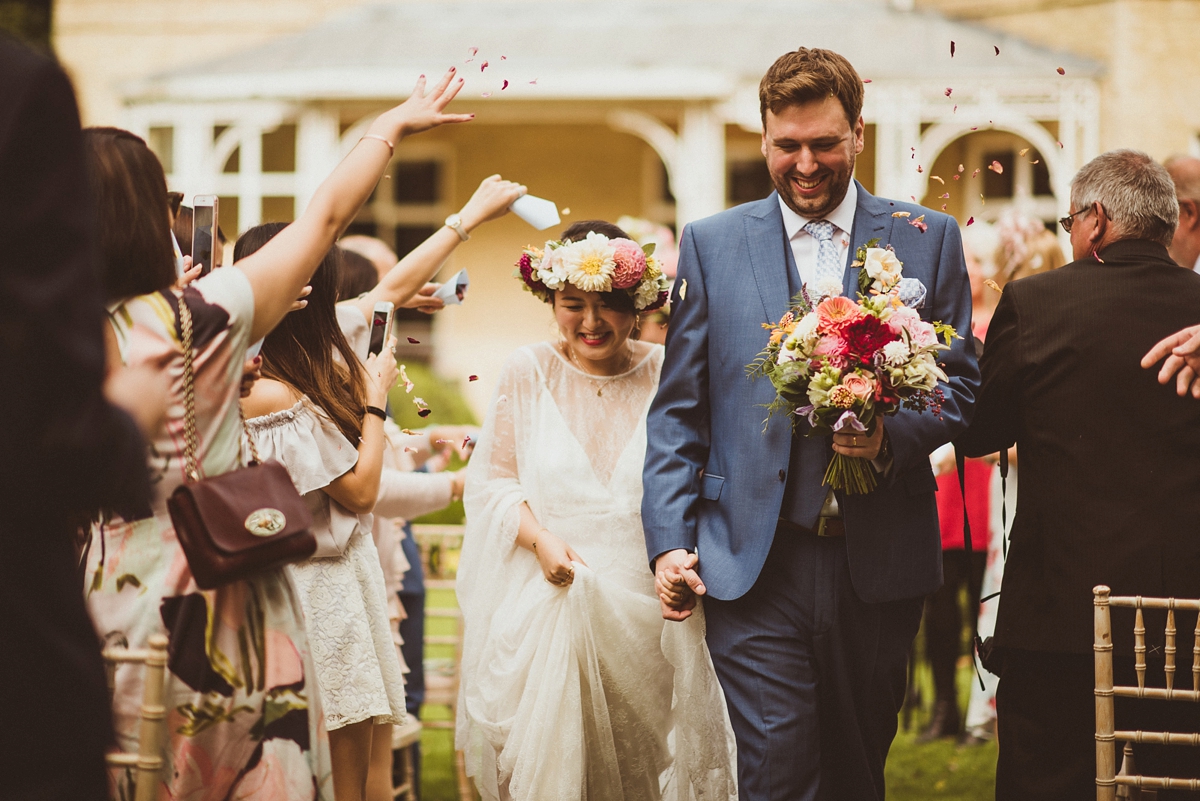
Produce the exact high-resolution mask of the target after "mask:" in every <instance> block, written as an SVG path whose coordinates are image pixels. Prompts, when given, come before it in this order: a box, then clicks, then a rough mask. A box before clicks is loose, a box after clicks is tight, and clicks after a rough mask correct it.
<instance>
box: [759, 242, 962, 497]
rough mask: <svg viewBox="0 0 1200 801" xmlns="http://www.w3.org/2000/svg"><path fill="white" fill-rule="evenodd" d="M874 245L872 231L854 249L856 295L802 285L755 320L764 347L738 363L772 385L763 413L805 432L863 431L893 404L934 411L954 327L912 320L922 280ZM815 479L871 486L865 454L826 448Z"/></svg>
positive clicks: (864, 489)
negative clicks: (776, 317) (829, 452)
mask: <svg viewBox="0 0 1200 801" xmlns="http://www.w3.org/2000/svg"><path fill="white" fill-rule="evenodd" d="M878 245H879V240H878V239H872V240H871V241H869V242H867V243H866V244H865V245H862V246H861V247H859V248H858V250H857V251H856V252H855V261H854V262H853V263H852V264H851V266H852V267H860V268H861V271H860V272H859V275H858V300H857V302H856V301H853V300H851V299H850V298H847V297H842V296H841V292H840V290H839V291H837V292H833V293H825V292H821V293H818V292H817V291H815V290H814V291H813V292H811V293H810V292H809V290H808V288H807V287H805V288H804V289H802V290H801V291H800V293H799V294H798V295H796V297H795V298H794V299H793V300H792V304H793V305H792V308H791V309H789V310H788V312H787V313H786V314H784V315H783V317H782V318H781V319H780V321H779V322H778V323H774V324H766V325H764V326H763V327H764V328H765V329H767V331H768V332H769V334H768V336H767V346H766V347H765V348H764V349H763V351H762V353H760V354H759V355H758V358H757V359H755V360H754V361H753V362H751V363H750V364H748V365H747V366H746V372H747V374H748V375H749V376H750V377H752V378H761V377H764V376H765V377H767V378H769V379H770V380H771V384H772V385H773V386H774V387H775V399H774V400H773V401H772V402H771V403H770V404H768V405H767V407H766V408H767V410H768V415H767V418H768V420H769V419H770V417H771V416H772V415H775V414H787V415H790V416H791V419H792V425H793V427H794V428H796V429H797V430H803V433H804V434H805V435H806V436H810V437H813V436H830V435H832V434H834V433H838V432H843V431H844V432H854V433H859V432H861V433H866V434H868V435H869V434H870V433H871V432H872V431H873V430H874V428H875V424H876V420H877V418H879V417H884V416H888V415H893V414H895V413H896V412H898V411H900V409H901V408H906V409H913V410H915V411H919V412H924V411H929V412H931V413H933V414H940V413H941V408H942V402H943V400H944V399H945V395H944V394H943V392H942V390H941V389H940V388H939V386H938V383H939V382H941V381H946V380H947V377H946V373H945V371H943V370H942V368H941V367H940V366H939V365H938V363H937V356H938V354H939V353H940V352H942V351H945V350H949V349H950V343H951V342H952V341H953V340H954V339H957V338H958V333H957V332H956V331H955V330H954V329H953V328H952V327H951V326H949V325H946V324H945V323H940V322H934V323H931V322H926V321H925V320H922V319H921V315H920V314H918V313H917V309H918V308H920V305H921V304H922V303H923V302H924V300H925V287H924V286H923V285H922V284H921V282H920V281H918V280H916V279H913V278H905V277H904V275H903V268H904V263H903V262H902V261H900V258H899V257H898V256H897V255H896V253H895V251H894V250H892V248H890V247H885V248H881V247H878ZM905 282H910V283H908V284H906V283H905ZM918 288H919V290H918ZM822 289H824V288H822ZM804 423H807V424H808V425H807V429H806V430H805V426H804ZM763 430H764V431H765V430H766V427H765V425H764V429H763ZM824 483H825V484H827V485H829V486H831V487H833V489H835V490H841V491H843V492H845V493H846V494H848V495H862V494H865V493H868V492H870V491H872V490H873V489H875V487H876V485H877V479H876V475H875V470H874V468H873V467H872V466H871V464H870V462H869V461H868V460H866V459H860V458H856V457H850V456H843V455H842V454H838V453H835V454H834V455H833V457H832V458H831V459H830V461H829V468H828V469H827V470H826V471H825V479H824Z"/></svg>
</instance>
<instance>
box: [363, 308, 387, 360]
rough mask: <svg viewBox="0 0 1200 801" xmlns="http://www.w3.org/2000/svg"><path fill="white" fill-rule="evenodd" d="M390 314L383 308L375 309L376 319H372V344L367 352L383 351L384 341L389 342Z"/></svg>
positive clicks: (372, 353)
mask: <svg viewBox="0 0 1200 801" xmlns="http://www.w3.org/2000/svg"><path fill="white" fill-rule="evenodd" d="M389 316H390V315H389V314H388V313H387V312H386V311H384V310H383V309H376V310H375V314H374V319H372V320H371V344H370V345H369V346H368V347H367V353H369V354H371V355H374V354H376V353H380V352H382V351H383V343H385V342H387V338H388V317H389Z"/></svg>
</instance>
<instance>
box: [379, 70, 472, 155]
mask: <svg viewBox="0 0 1200 801" xmlns="http://www.w3.org/2000/svg"><path fill="white" fill-rule="evenodd" d="M462 87H463V79H462V78H459V77H457V76H456V75H455V71H454V67H451V68H450V69H449V70H448V71H447V72H446V74H445V75H443V76H442V79H441V80H440V81H438V82H437V84H435V85H434V87H433V89H432V90H431V91H430V92H429V94H428V95H427V94H425V76H424V75H422V76H421V77H420V78H418V79H417V85H416V88H414V89H413V93H412V94H411V95H409V98H408V100H405V101H404V102H403V103H401V104H400V105H398V106H396V107H395V108H392V109H389V110H388V111H385V112H384V113H383V114H380V115H379V117H378V118H377V119H376V120H375V122H373V123H372V124H371V128H370V130H369V131H368V132H367V133H369V134H371V135H372V136H382V137H383V138H384V139H386V140H388V141H389V142H391V143H392V144H397V143H398V142H399V141H400V140H401V139H403V138H404V137H406V136H412V135H413V134H417V133H421V131H428V130H429V129H430V128H436V127H437V126H439V125H443V124H445V123H451V122H468V121H469V120H472V119H474V118H475V115H474V114H446V113H445V112H444V109H445V108H446V106H448V105H450V101H451V100H453V99H454V96H455V95H457V94H458V92H459V90H460V89H462Z"/></svg>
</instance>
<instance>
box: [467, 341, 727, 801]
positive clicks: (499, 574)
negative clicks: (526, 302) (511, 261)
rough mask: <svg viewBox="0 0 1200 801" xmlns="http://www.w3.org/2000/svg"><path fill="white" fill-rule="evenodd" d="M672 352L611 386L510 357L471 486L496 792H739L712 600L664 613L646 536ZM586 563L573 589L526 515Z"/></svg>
mask: <svg viewBox="0 0 1200 801" xmlns="http://www.w3.org/2000/svg"><path fill="white" fill-rule="evenodd" d="M662 353H663V352H662V348H661V347H659V346H657V345H645V344H640V343H638V344H637V345H636V356H635V358H634V363H633V366H632V367H631V368H630V369H629V370H628V371H627V372H625V373H624V374H622V375H620V376H616V377H612V378H598V377H593V376H590V375H588V374H586V373H583V372H581V371H579V370H578V369H576V368H575V367H574V366H573V365H571V364H570V363H568V362H567V361H566V359H565V358H564V357H563V356H562V354H561V352H560V351H559V350H558V347H557V346H555V345H551V344H550V343H541V344H539V345H533V346H530V347H525V348H521V349H519V350H518V351H516V352H515V353H514V354H513V355H512V356H511V357H510V358H509V360H508V362H507V363H506V364H505V367H504V371H503V374H502V376H501V379H500V382H499V386H498V387H497V391H496V396H495V398H494V399H493V401H492V406H491V408H490V411H489V414H488V419H487V422H486V424H485V426H484V430H483V434H482V435H481V437H480V440H479V443H480V444H479V447H478V449H477V450H476V453H475V456H474V457H473V458H472V460H471V464H470V467H469V468H468V469H469V473H468V478H467V484H466V493H465V498H464V501H465V504H466V510H467V531H466V537H465V540H464V543H463V551H462V558H461V562H460V565H459V571H458V597H459V602H460V604H461V606H462V610H463V615H464V617H465V623H466V629H465V640H464V644H463V662H462V685H461V691H460V703H459V712H458V733H457V747H458V748H459V749H461V750H463V751H464V752H465V755H466V761H467V771H468V773H469V774H470V775H472V776H473V777H475V780H476V784H477V785H478V787H479V789H480V792H481V793H482V795H483V798H484V799H485V801H494V800H495V799H514V800H515V801H569V800H570V799H587V801H608V800H609V799H612V800H613V801H617V800H628V801H632V800H633V799H659V798H664V799H672V800H674V799H678V800H679V801H691V799H696V800H697V801H699V799H705V800H708V799H721V801H726V800H727V799H735V798H736V797H737V787H736V762H737V760H736V754H735V749H734V740H733V732H732V730H731V728H730V725H729V719H728V713H727V711H726V708H725V700H724V698H723V696H722V695H721V690H720V686H719V685H718V683H717V677H716V674H715V673H714V671H713V667H712V661H711V659H710V658H709V654H708V649H707V647H706V646H705V644H704V617H703V612H702V610H701V609H697V610H696V614H694V615H693V616H692V617H691V618H689V619H688V620H687V621H685V622H683V623H668V622H666V621H664V620H663V619H662V617H661V614H660V612H659V603H658V600H657V598H656V596H655V593H654V577H653V575H652V574H651V573H650V569H649V566H648V564H647V560H646V547H645V542H644V540H643V538H642V523H641V501H642V461H643V458H644V456H645V449H646V411H647V409H648V407H649V404H650V401H651V399H652V398H653V396H654V392H655V390H656V389H657V388H658V375H659V369H660V368H661V366H662ZM522 501H525V502H528V503H529V506H530V508H531V509H532V510H533V513H534V515H535V516H536V517H537V519H538V521H539V522H540V523H541V525H542V526H544V527H545V528H547V529H549V530H550V531H551V532H553V533H554V534H555V535H557V536H559V537H561V538H562V539H563V540H564V541H566V542H567V543H569V544H570V545H571V546H572V547H573V548H574V549H575V551H576V553H578V554H579V555H580V557H582V558H583V560H584V561H586V562H587V565H588V567H584V566H582V565H576V567H575V581H574V583H573V584H572V585H571V586H570V587H569V588H560V587H555V586H552V585H551V584H549V583H547V582H546V581H545V580H544V579H543V578H542V572H541V569H540V567H539V566H538V563H537V559H536V558H535V557H534V555H533V554H532V553H531V552H530V551H528V550H526V549H524V548H520V547H518V546H517V545H516V543H515V540H516V535H517V526H518V507H519V505H520V504H521V502H522Z"/></svg>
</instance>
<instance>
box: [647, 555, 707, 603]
mask: <svg viewBox="0 0 1200 801" xmlns="http://www.w3.org/2000/svg"><path fill="white" fill-rule="evenodd" d="M698 562H699V557H697V556H696V554H694V553H689V552H688V551H685V550H684V549H682V548H677V549H676V550H674V551H667V552H666V553H664V554H663V555H662V556H660V557H658V559H657V560H655V563H654V589H655V591H657V592H658V602H659V604H660V605H661V607H662V616H663V619H664V620H675V621H680V620H687V619H688V618H689V617H691V616H692V610H693V609H695V608H696V598H697V597H698V596H700V595H703V594H704V593H705V592H706V590H705V588H704V582H703V581H701V580H700V575H699V574H698V573H697V572H696V565H697V563H698Z"/></svg>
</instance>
